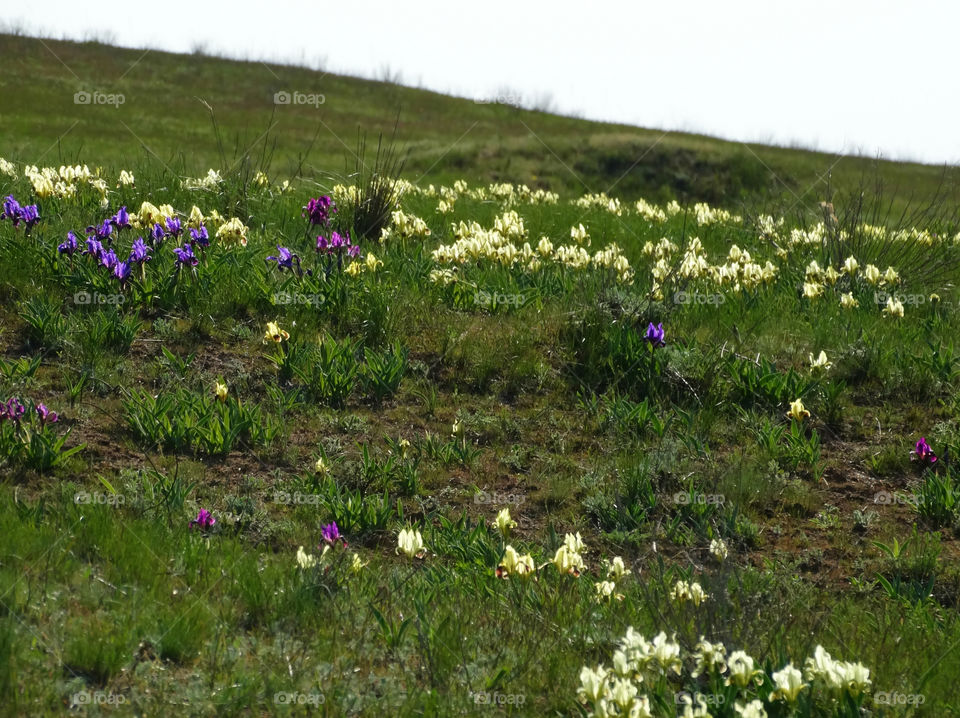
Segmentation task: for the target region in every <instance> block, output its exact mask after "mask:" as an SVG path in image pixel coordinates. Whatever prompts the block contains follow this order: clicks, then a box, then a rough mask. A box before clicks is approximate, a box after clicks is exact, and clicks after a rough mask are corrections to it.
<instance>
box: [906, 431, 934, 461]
mask: <svg viewBox="0 0 960 718" xmlns="http://www.w3.org/2000/svg"><path fill="white" fill-rule="evenodd" d="M915 459H920V461H929V462H930V463H931V464H935V463H937V455H936V454H934V453H933V449H931V448H930V444H928V443H927V440H926V438H925V437H923V436H921V437H920V441H918V442H917V444H916V447H915V448H914V450H913V451H911V452H910V460H911V461H913V460H915Z"/></svg>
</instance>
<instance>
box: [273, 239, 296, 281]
mask: <svg viewBox="0 0 960 718" xmlns="http://www.w3.org/2000/svg"><path fill="white" fill-rule="evenodd" d="M277 254H278V256H276V257H267V261H268V262H276V263H277V267H278V268H279V269H280V271H281V272H282V271H283V270H284V269H289V270H290V271H291V272H292V271H293V270H294V267H293V263H294V262H296V263H297V267H296V270H297V273H298V274H299V273H300V257H298V256H297V255H296V254H294V253H293V252H291V251H290V250H289V249H287V248H286V247H281V246H280V245H279V244H278V245H277Z"/></svg>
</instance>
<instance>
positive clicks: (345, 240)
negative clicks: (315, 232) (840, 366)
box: [317, 232, 360, 257]
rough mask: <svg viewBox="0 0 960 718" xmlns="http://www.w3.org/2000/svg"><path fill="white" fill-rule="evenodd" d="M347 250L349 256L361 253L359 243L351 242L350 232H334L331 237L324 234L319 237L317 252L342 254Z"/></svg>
mask: <svg viewBox="0 0 960 718" xmlns="http://www.w3.org/2000/svg"><path fill="white" fill-rule="evenodd" d="M344 251H346V253H347V256H348V257H357V256H359V255H360V247H359V245H356V244H353V243H351V242H350V233H349V232H344V233H343V234H340V233H339V232H332V233H331V234H330V239H327V238H326V237H324V236H323V235H320V236H318V237H317V252H318V253H326V254H328V255H332V254H336V255H338V256H339V255H342V254H343V253H344Z"/></svg>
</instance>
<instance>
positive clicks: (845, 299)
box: [840, 292, 860, 309]
mask: <svg viewBox="0 0 960 718" xmlns="http://www.w3.org/2000/svg"><path fill="white" fill-rule="evenodd" d="M840 306H841V307H843V308H844V309H855V308H856V307H859V306H860V302H858V301H857V300H856V299H854V297H853V292H847V293H845V294H842V295H841V296H840Z"/></svg>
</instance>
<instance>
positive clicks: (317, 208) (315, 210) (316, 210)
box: [303, 195, 337, 227]
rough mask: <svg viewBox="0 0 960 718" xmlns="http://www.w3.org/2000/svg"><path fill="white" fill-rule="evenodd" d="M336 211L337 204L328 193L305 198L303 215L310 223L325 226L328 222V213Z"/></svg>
mask: <svg viewBox="0 0 960 718" xmlns="http://www.w3.org/2000/svg"><path fill="white" fill-rule="evenodd" d="M336 211H337V205H336V204H334V202H333V200H332V199H331V198H330V196H329V195H323V196H322V197H314V198H313V199H310V200H307V205H306V206H305V207H304V208H303V216H304V217H307V218H309V219H310V224H312V225H318V226H321V227H326V226H327V225H328V224H329V223H330V215H331V214H334V213H335V212H336Z"/></svg>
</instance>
